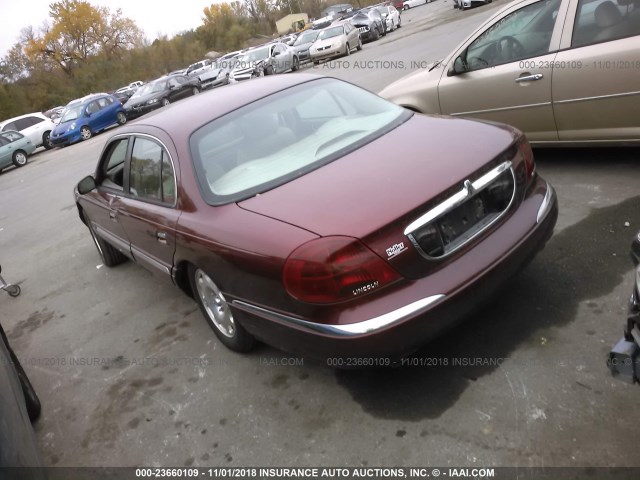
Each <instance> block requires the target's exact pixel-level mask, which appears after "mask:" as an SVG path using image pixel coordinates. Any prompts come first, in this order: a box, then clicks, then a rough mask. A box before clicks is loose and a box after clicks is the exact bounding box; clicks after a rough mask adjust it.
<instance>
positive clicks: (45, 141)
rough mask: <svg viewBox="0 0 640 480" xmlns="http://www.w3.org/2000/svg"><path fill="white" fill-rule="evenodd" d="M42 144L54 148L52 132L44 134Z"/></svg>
mask: <svg viewBox="0 0 640 480" xmlns="http://www.w3.org/2000/svg"><path fill="white" fill-rule="evenodd" d="M42 146H43V147H44V148H46V149H47V150H50V149H52V148H53V144H52V143H51V132H44V133H43V134H42Z"/></svg>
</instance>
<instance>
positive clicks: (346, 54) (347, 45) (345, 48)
mask: <svg viewBox="0 0 640 480" xmlns="http://www.w3.org/2000/svg"><path fill="white" fill-rule="evenodd" d="M344 55H345V56H346V57H348V56H349V55H351V47H350V46H349V44H348V43H347V44H346V45H345V47H344Z"/></svg>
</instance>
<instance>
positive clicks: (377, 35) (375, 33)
mask: <svg viewBox="0 0 640 480" xmlns="http://www.w3.org/2000/svg"><path fill="white" fill-rule="evenodd" d="M378 40H380V32H379V31H378V27H376V28H374V29H373V41H374V42H377V41H378Z"/></svg>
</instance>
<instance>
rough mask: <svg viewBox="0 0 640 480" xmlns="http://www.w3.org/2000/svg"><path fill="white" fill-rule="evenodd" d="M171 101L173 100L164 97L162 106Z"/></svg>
mask: <svg viewBox="0 0 640 480" xmlns="http://www.w3.org/2000/svg"><path fill="white" fill-rule="evenodd" d="M170 103H171V100H169V99H168V98H163V99H162V106H163V107H166V106H167V105H169V104H170Z"/></svg>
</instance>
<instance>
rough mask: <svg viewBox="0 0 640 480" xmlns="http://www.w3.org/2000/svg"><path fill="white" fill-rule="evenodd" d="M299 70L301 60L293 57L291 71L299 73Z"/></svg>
mask: <svg viewBox="0 0 640 480" xmlns="http://www.w3.org/2000/svg"><path fill="white" fill-rule="evenodd" d="M299 68H300V60H298V57H293V67H291V71H292V72H296V71H298V69H299Z"/></svg>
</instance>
